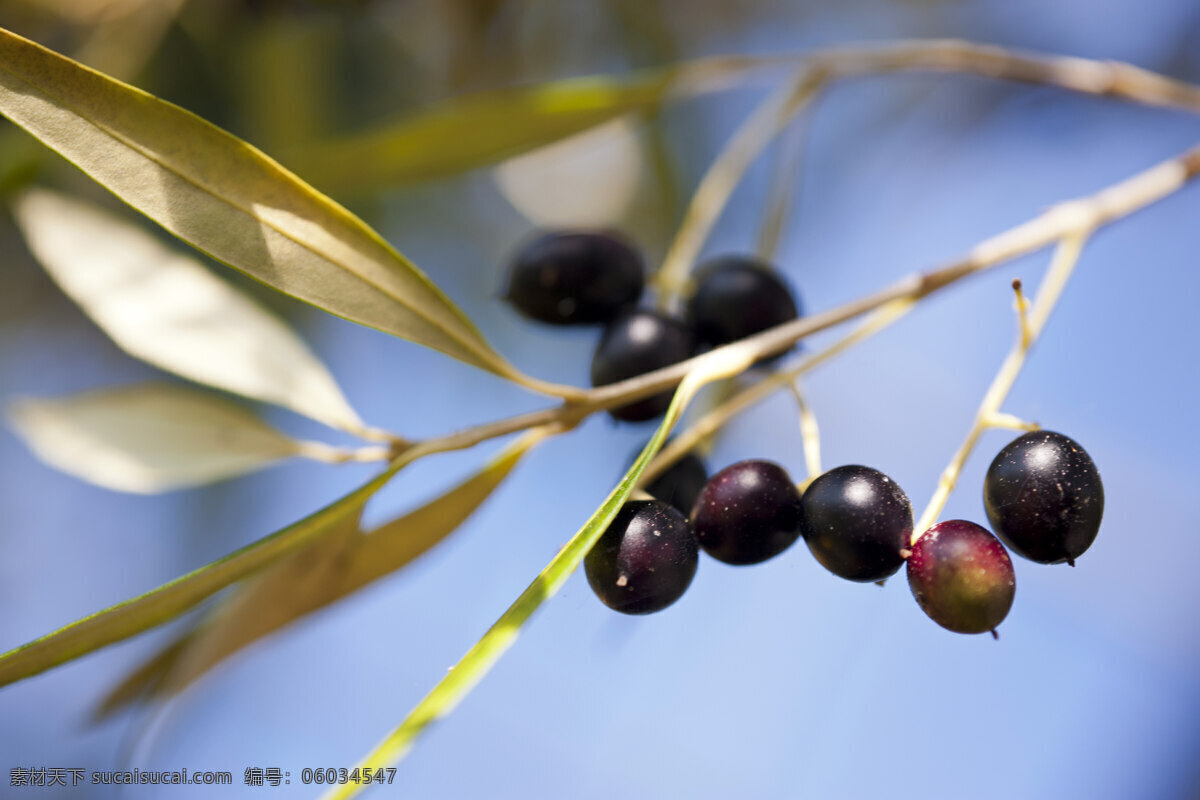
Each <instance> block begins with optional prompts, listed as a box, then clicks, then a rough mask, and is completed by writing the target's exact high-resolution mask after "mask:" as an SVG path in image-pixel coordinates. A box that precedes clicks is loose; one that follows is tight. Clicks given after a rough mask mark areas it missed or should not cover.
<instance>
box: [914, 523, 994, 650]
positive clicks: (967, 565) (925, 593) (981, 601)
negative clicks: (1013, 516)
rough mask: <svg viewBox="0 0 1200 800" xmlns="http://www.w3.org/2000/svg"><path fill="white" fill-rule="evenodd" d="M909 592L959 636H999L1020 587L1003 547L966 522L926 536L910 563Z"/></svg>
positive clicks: (940, 525) (936, 527)
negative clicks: (1001, 625) (982, 634)
mask: <svg viewBox="0 0 1200 800" xmlns="http://www.w3.org/2000/svg"><path fill="white" fill-rule="evenodd" d="M908 587H909V588H910V589H912V593H913V597H915V598H916V599H917V603H918V604H919V605H920V606H921V610H922V611H924V612H925V613H926V614H927V615H928V616H929V618H930V619H932V620H933V621H934V622H936V623H937V624H938V625H941V626H942V627H943V628H946V629H948V630H951V631H954V632H955V633H987V632H988V631H991V632H992V635H993V636H994V635H995V633H996V626H997V625H999V624H1000V623H1001V622H1002V621H1003V620H1004V618H1005V617H1006V616H1007V615H1008V610H1009V609H1010V608H1012V602H1013V594H1014V593H1015V592H1016V587H1017V582H1016V577H1015V575H1014V574H1013V566H1012V560H1011V559H1010V558H1009V557H1008V553H1007V552H1006V551H1005V550H1004V545H1002V544H1000V541H999V540H998V539H997V538H996V537H995V536H993V535H992V534H991V533H990V532H988V530H987V529H986V528H984V527H982V526H980V525H976V524H975V523H974V522H968V521H966V520H962V519H954V520H948V521H946V522H939V523H938V524H937V525H934V526H933V527H932V528H930V529H929V530H927V531H925V533H923V534H922V535H921V538H920V539H918V540H917V543H916V544H914V545H913V548H912V555H911V556H909V558H908Z"/></svg>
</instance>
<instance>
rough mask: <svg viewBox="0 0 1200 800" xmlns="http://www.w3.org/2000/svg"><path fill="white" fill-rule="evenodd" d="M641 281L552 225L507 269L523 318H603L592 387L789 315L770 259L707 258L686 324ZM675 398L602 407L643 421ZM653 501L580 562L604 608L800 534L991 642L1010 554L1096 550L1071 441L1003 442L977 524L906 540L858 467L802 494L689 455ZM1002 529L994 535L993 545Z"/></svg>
mask: <svg viewBox="0 0 1200 800" xmlns="http://www.w3.org/2000/svg"><path fill="white" fill-rule="evenodd" d="M643 288H644V276H643V267H642V262H641V259H640V256H639V255H638V254H637V251H636V250H635V249H634V248H633V247H631V246H630V245H629V244H628V243H627V242H625V241H624V240H622V239H620V238H619V237H617V236H615V235H613V234H607V233H596V232H563V233H552V234H548V235H544V236H542V237H540V238H538V239H536V240H535V241H533V242H531V243H530V244H529V245H527V246H526V247H525V248H524V249H522V251H521V252H520V254H519V255H518V257H517V259H516V261H515V263H514V264H513V267H512V270H511V273H510V278H509V286H508V294H507V297H508V300H509V301H510V302H511V303H512V304H513V305H514V306H515V307H516V308H517V309H518V310H519V311H521V312H522V313H523V314H525V315H526V316H528V317H531V318H533V319H537V320H541V321H543V322H549V323H552V324H559V325H574V324H590V323H605V324H606V328H605V331H604V334H603V335H602V337H601V339H600V342H599V345H598V346H597V348H596V352H595V356H594V358H593V361H592V382H593V384H594V385H602V384H606V383H612V382H615V381H620V380H624V379H627V378H631V377H634V376H636V375H640V374H643V373H645V372H649V371H652V370H655V369H658V368H661V367H664V366H667V365H669V364H673V363H676V362H679V361H682V360H684V359H686V358H689V357H690V356H691V355H693V354H695V353H697V352H700V351H701V350H703V349H704V348H711V347H717V346H720V345H722V344H727V343H729V342H732V341H736V340H738V339H741V338H744V337H746V336H750V335H752V334H755V333H758V332H759V331H762V330H766V329H767V328H770V327H773V326H775V325H778V324H780V323H782V322H786V321H788V320H790V319H795V318H796V317H797V316H798V314H799V309H798V305H797V304H796V302H795V299H794V298H793V296H792V293H791V291H790V290H789V288H788V287H787V285H786V284H785V283H783V282H782V281H781V280H780V279H779V278H778V277H777V276H776V275H775V273H774V272H772V271H771V270H770V269H769V267H768V266H767V265H764V264H762V263H761V262H758V261H756V260H754V259H750V258H745V257H724V258H720V259H716V260H714V261H711V262H708V263H707V264H705V265H702V266H701V268H700V269H699V270H698V271H697V276H696V290H695V292H694V294H693V295H692V297H691V298H690V300H689V302H688V306H687V314H686V317H685V318H684V319H675V318H672V317H669V316H667V315H664V314H661V313H659V312H656V311H651V310H647V309H639V308H638V302H639V300H640V298H641V296H642V293H643ZM669 402H670V393H665V394H662V395H658V396H655V397H650V398H646V399H644V400H639V401H636V402H634V403H631V404H629V405H626V406H622V407H620V408H617V409H613V410H612V412H611V413H612V415H613V416H614V417H616V418H617V419H621V420H629V421H640V420H647V419H652V418H654V417H656V416H658V415H660V414H662V413H663V411H665V410H666V407H667V405H668V404H669ZM646 489H647V492H648V493H649V494H650V495H651V496H652V497H653V498H655V499H653V500H635V501H630V502H628V503H626V504H625V505H624V506H623V507H622V508H621V510H620V511H619V512H618V513H617V515H616V517H615V518H614V519H613V521H612V522H611V523H610V525H609V526H608V528H607V529H606V530H605V532H604V533H603V534H602V535H601V537H600V539H599V540H598V541H597V543H596V545H595V546H594V547H593V548H592V550H591V551H590V552H589V553H588V555H587V556H586V558H585V560H584V568H585V572H586V574H587V579H588V583H589V584H590V585H591V587H592V590H593V591H594V592H595V593H596V595H597V596H598V597H599V598H600V600H601V601H602V602H604V604H605V605H607V606H609V607H610V608H613V609H615V610H617V611H620V612H623V613H627V614H648V613H651V612H655V611H659V610H662V609H664V608H666V607H667V606H669V605H671V604H672V603H674V602H675V601H676V600H678V599H679V598H680V597H682V596H683V593H684V592H685V591H686V590H687V588H688V587H689V586H690V585H691V582H692V579H693V578H694V577H695V575H696V570H697V567H698V564H699V558H700V555H699V554H700V551H701V550H703V551H704V552H706V553H707V554H708V555H709V556H711V557H713V558H715V559H717V560H719V561H723V562H725V563H726V564H734V565H750V564H759V563H762V562H764V561H767V560H768V559H771V558H774V557H775V556H777V555H779V554H780V553H782V552H784V551H785V550H787V549H788V548H790V547H791V546H792V545H793V544H794V543H795V542H796V540H797V539H800V538H803V539H804V541H805V543H806V544H807V545H808V549H809V551H810V552H811V553H812V554H813V556H814V557H815V558H816V559H817V561H818V562H819V563H820V564H821V565H822V566H824V567H825V568H826V569H828V570H829V571H830V572H832V573H833V574H835V575H837V576H839V577H841V578H845V579H846V580H851V581H859V582H880V581H883V580H885V579H886V578H888V577H890V576H891V575H894V574H895V573H896V572H897V571H899V569H900V567H901V566H906V571H907V575H908V583H909V588H910V589H911V590H912V594H913V596H914V597H915V598H916V600H917V603H918V604H919V605H920V607H921V609H922V610H923V611H924V612H925V613H926V614H927V615H928V616H929V617H930V618H931V619H933V620H934V621H935V622H937V623H938V624H939V625H941V626H942V627H944V628H947V629H949V630H951V631H955V632H958V633H986V632H991V633H992V634H993V635H995V629H996V626H997V625H999V624H1000V622H1001V621H1002V620H1003V619H1004V618H1005V616H1007V614H1008V611H1009V609H1010V608H1011V607H1012V602H1013V596H1014V593H1015V590H1016V579H1015V575H1014V571H1013V565H1012V560H1011V559H1010V558H1009V555H1008V551H1007V550H1006V549H1005V545H1007V546H1008V548H1009V549H1011V550H1012V551H1013V552H1015V553H1017V554H1018V555H1021V556H1023V557H1025V558H1027V559H1030V560H1032V561H1036V562H1039V563H1044V564H1055V563H1062V562H1066V563H1068V564H1071V565H1074V563H1075V559H1076V558H1078V557H1079V556H1080V555H1082V554H1083V552H1084V551H1086V550H1087V549H1088V547H1089V546H1090V545H1091V544H1092V542H1093V541H1094V540H1095V538H1096V534H1097V533H1098V531H1099V528H1100V519H1101V516H1102V514H1103V510H1104V489H1103V486H1102V484H1101V482H1100V474H1099V472H1098V471H1097V469H1096V465H1095V464H1094V463H1093V462H1092V459H1091V458H1090V457H1089V456H1088V454H1087V453H1086V452H1085V451H1084V449H1083V448H1082V447H1080V446H1079V444H1078V443H1076V442H1075V441H1074V440H1072V439H1070V438H1068V437H1066V436H1064V435H1062V434H1060V433H1054V432H1051V431H1043V430H1039V431H1034V432H1031V433H1027V434H1024V435H1022V436H1020V437H1018V438H1017V439H1015V440H1014V441H1012V442H1011V443H1009V444H1008V445H1007V446H1006V447H1005V448H1004V449H1003V450H1001V451H1000V453H999V454H998V455H997V456H996V458H995V460H993V462H992V464H991V466H990V467H989V469H988V472H987V476H986V478H985V480H984V491H983V499H984V508H985V510H986V513H987V517H988V521H989V523H990V524H991V527H992V530H993V531H995V535H993V534H992V533H991V532H990V531H989V530H988V529H986V528H984V527H982V526H981V525H978V524H976V523H974V522H970V521H967V520H948V521H945V522H940V523H938V524H936V525H933V526H932V527H930V528H929V529H928V530H926V531H924V532H922V533H921V535H920V536H918V537H915V539H914V537H913V527H914V523H913V512H912V505H911V504H910V503H909V500H908V496H907V495H906V494H905V493H904V491H903V490H902V489H901V488H900V486H899V485H898V484H897V483H896V482H895V481H893V480H892V479H891V478H889V477H888V476H887V475H885V474H884V473H882V472H880V471H879V470H876V469H873V468H871V467H865V466H860V465H855V464H850V465H845V466H840V467H837V468H835V469H831V470H829V471H827V472H824V473H822V474H821V475H819V476H817V477H816V478H815V479H814V480H813V481H812V482H811V483H810V484H809V485H808V486H807V487H806V488H805V489H804V490H803V491H801V490H800V489H799V488H798V487H797V486H796V484H795V483H794V482H793V481H792V479H791V477H790V476H789V475H788V473H787V471H786V470H785V469H784V468H783V467H782V466H780V465H779V464H776V463H773V462H770V461H764V460H747V461H740V462H738V463H736V464H732V465H730V466H728V467H726V468H725V469H723V470H721V471H720V472H718V473H716V474H715V475H713V476H712V477H709V476H708V473H707V469H706V467H705V465H704V463H703V462H702V461H701V460H700V459H699V458H698V457H697V456H696V455H695V454H688V455H686V456H685V457H683V458H681V459H680V460H678V461H677V462H676V463H675V464H673V465H672V466H671V467H670V468H669V469H668V470H666V471H665V472H664V473H663V474H662V475H661V476H660V477H659V478H657V479H656V480H655V481H654V482H652V483H651V484H650V485H649V486H647V487H646ZM997 537H998V538H997Z"/></svg>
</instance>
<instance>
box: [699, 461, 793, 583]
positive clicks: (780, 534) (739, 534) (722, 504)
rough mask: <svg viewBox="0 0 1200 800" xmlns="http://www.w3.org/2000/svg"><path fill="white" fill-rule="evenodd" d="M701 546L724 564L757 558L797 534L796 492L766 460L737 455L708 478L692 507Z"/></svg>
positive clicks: (785, 544) (766, 556)
mask: <svg viewBox="0 0 1200 800" xmlns="http://www.w3.org/2000/svg"><path fill="white" fill-rule="evenodd" d="M692 527H693V528H694V529H695V531H696V539H697V540H698V541H699V542H700V546H701V547H702V548H703V549H704V551H705V552H706V553H708V554H709V555H710V556H712V557H713V558H715V559H717V560H718V561H724V562H725V563H726V564H738V565H742V564H758V563H761V562H763V561H766V560H767V559H770V558H774V557H775V556H777V555H779V554H780V553H782V552H783V551H784V550H786V549H788V548H789V547H791V546H792V543H794V542H795V541H796V539H798V538H799V537H800V492H799V491H798V490H797V489H796V486H795V484H794V483H792V479H791V477H790V476H789V475H788V473H787V471H786V470H785V469H784V468H783V467H781V466H779V465H778V464H776V463H774V462H771V461H761V460H749V461H739V462H738V463H736V464H732V465H730V466H728V467H726V468H725V469H723V470H721V471H720V472H718V473H717V474H716V475H713V476H712V477H711V478H709V479H708V483H706V484H705V485H704V489H703V490H701V492H700V497H699V498H698V499H697V500H696V506H695V508H693V509H692Z"/></svg>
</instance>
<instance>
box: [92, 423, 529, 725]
mask: <svg viewBox="0 0 1200 800" xmlns="http://www.w3.org/2000/svg"><path fill="white" fill-rule="evenodd" d="M545 435H546V434H545V431H544V430H542V429H535V430H532V431H530V432H529V433H527V434H525V435H524V436H521V437H520V438H518V439H517V440H516V441H514V442H513V443H512V444H511V445H509V446H508V447H506V448H504V449H503V450H502V451H501V452H500V453H499V454H498V455H497V456H496V457H495V458H493V459H492V460H491V461H489V462H488V463H487V464H486V465H485V466H484V467H483V468H482V469H480V470H479V471H477V472H476V473H474V474H473V475H471V476H470V477H468V478H467V479H466V480H464V481H463V482H462V483H460V484H458V485H457V486H455V487H453V488H452V489H450V490H448V491H446V492H445V493H443V494H441V495H439V496H438V497H436V498H434V499H433V500H431V501H429V502H428V503H425V504H424V505H422V506H420V507H418V508H416V509H414V510H412V511H410V512H408V513H407V514H404V515H403V516H401V517H398V518H396V519H393V520H391V521H390V522H386V523H384V524H383V525H380V526H379V527H377V528H375V529H374V530H372V531H370V532H368V533H360V532H359V527H358V517H357V516H353V517H346V518H345V520H343V522H342V523H341V525H340V527H339V528H338V529H336V530H332V531H330V533H329V534H327V535H326V536H324V537H323V538H322V540H321V541H320V542H318V543H317V544H315V545H313V546H312V547H309V548H305V549H304V550H302V551H300V552H298V553H296V554H295V555H293V556H290V557H288V558H287V559H285V560H283V561H280V562H279V563H277V564H275V565H273V566H272V567H270V568H269V569H267V570H264V571H263V572H262V573H260V574H258V575H256V576H254V577H252V578H250V579H248V580H247V581H246V582H245V583H244V584H242V585H240V586H239V587H238V588H236V589H235V590H233V594H232V595H231V596H230V597H229V598H228V599H227V600H223V601H222V602H221V604H220V605H219V606H217V608H215V609H214V610H213V611H212V613H210V614H209V615H208V616H207V617H206V618H205V619H204V620H202V621H201V622H200V623H199V624H198V625H197V626H196V627H195V628H192V629H190V630H188V631H186V632H184V633H183V634H182V635H180V636H179V637H177V638H176V639H174V640H172V641H171V642H170V643H169V644H167V645H166V646H164V647H163V648H162V649H161V650H160V651H159V652H158V653H156V654H155V655H153V656H152V657H150V658H149V659H148V660H147V661H146V662H144V663H143V664H142V665H141V666H139V667H138V668H136V669H135V670H134V671H133V672H131V673H130V674H129V675H128V676H127V677H126V678H125V679H124V680H123V681H122V682H121V683H120V684H119V685H117V686H116V687H115V688H113V689H112V690H111V691H110V692H109V693H108V694H107V695H106V696H105V698H104V699H103V700H102V701H101V702H100V704H99V706H98V707H97V709H96V712H95V715H94V718H95V719H100V718H103V717H104V716H107V715H108V714H110V713H112V712H114V711H116V710H118V709H120V708H121V707H123V706H125V705H127V704H129V703H131V702H134V701H135V700H138V699H139V698H140V697H145V696H147V695H149V696H151V697H162V696H165V695H172V694H176V693H178V692H180V691H182V690H183V689H185V688H186V687H187V686H189V685H191V684H192V683H193V682H195V681H196V680H197V679H199V678H200V677H202V676H203V675H204V674H206V673H207V672H208V671H209V670H211V669H212V668H213V667H214V666H216V665H217V664H219V663H220V662H221V661H223V660H224V659H226V658H228V657H229V656H231V655H233V654H235V653H237V652H238V651H240V650H242V649H243V648H245V647H247V646H249V645H251V644H253V643H254V642H256V641H258V640H259V639H262V638H263V637H265V636H268V635H270V634H271V633H273V632H274V631H276V630H278V629H280V628H282V627H284V626H286V625H289V624H291V623H292V622H294V621H296V620H298V619H301V618H303V617H305V616H307V615H308V614H311V613H313V612H315V611H317V610H319V609H321V608H324V607H326V606H328V605H330V604H332V603H335V602H337V601H338V600H340V599H342V598H343V597H346V596H347V595H350V594H353V593H354V592H356V591H358V590H359V589H362V588H363V587H365V586H368V585H369V584H371V583H373V582H374V581H376V580H378V579H379V578H382V577H384V576H386V575H390V574H392V573H394V572H396V571H397V570H399V569H401V568H402V567H404V566H406V565H407V564H409V563H410V562H412V561H413V560H414V559H416V558H417V557H419V556H420V555H422V554H423V553H425V552H427V551H428V550H429V549H430V548H432V547H434V546H435V545H436V544H438V543H439V542H441V541H442V540H443V539H445V538H446V537H447V536H449V535H450V534H451V533H453V532H454V531H455V530H457V529H458V528H459V527H460V526H461V525H462V524H463V522H465V521H466V520H467V518H468V517H470V516H471V514H472V513H474V512H475V510H476V509H477V508H479V506H480V505H482V504H483V502H484V501H485V500H486V499H487V498H488V497H489V496H491V494H492V492H494V491H495V490H496V489H497V488H498V487H499V486H500V484H501V483H502V482H503V481H504V479H505V478H506V477H507V476H508V475H509V473H510V472H511V471H512V469H513V467H515V466H516V465H517V462H518V461H520V459H521V457H522V456H523V455H525V453H526V452H528V451H529V449H530V448H532V447H533V446H534V445H535V444H537V443H538V442H539V441H541V440H542V439H543V438H544V437H545Z"/></svg>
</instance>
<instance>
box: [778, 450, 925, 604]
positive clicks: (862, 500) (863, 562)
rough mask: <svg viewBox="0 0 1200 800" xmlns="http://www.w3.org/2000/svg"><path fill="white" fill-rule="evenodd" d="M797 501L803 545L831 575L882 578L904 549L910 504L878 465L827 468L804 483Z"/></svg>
mask: <svg viewBox="0 0 1200 800" xmlns="http://www.w3.org/2000/svg"><path fill="white" fill-rule="evenodd" d="M800 505H801V509H802V512H803V514H802V516H801V524H802V532H803V535H804V540H805V542H807V543H808V549H809V550H811V551H812V554H813V555H814V556H815V557H816V559H817V561H819V562H820V563H821V565H822V566H823V567H825V568H826V569H828V570H829V571H830V572H832V573H833V574H834V575H838V576H840V577H842V578H846V579H847V580H852V581H881V580H883V579H884V578H886V577H888V576H889V575H892V574H894V573H895V572H896V570H898V569H900V566H901V565H902V564H903V563H904V559H905V557H907V556H908V554H909V549H908V548H909V541H910V540H911V539H912V530H913V515H912V505H911V504H910V503H909V502H908V496H907V495H906V494H905V493H904V490H902V489H901V488H900V486H899V485H898V484H897V483H896V482H895V481H893V480H892V479H891V478H889V477H888V476H887V475H884V474H883V473H882V472H880V471H879V470H877V469H872V468H870V467H863V466H859V465H856V464H848V465H846V466H842V467H837V468H835V469H831V470H829V471H828V472H826V473H824V474H822V475H820V476H819V477H818V478H817V479H816V480H814V481H813V482H812V483H811V484H809V486H808V488H807V489H806V490H805V491H804V495H803V497H802V498H801V500H800Z"/></svg>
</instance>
